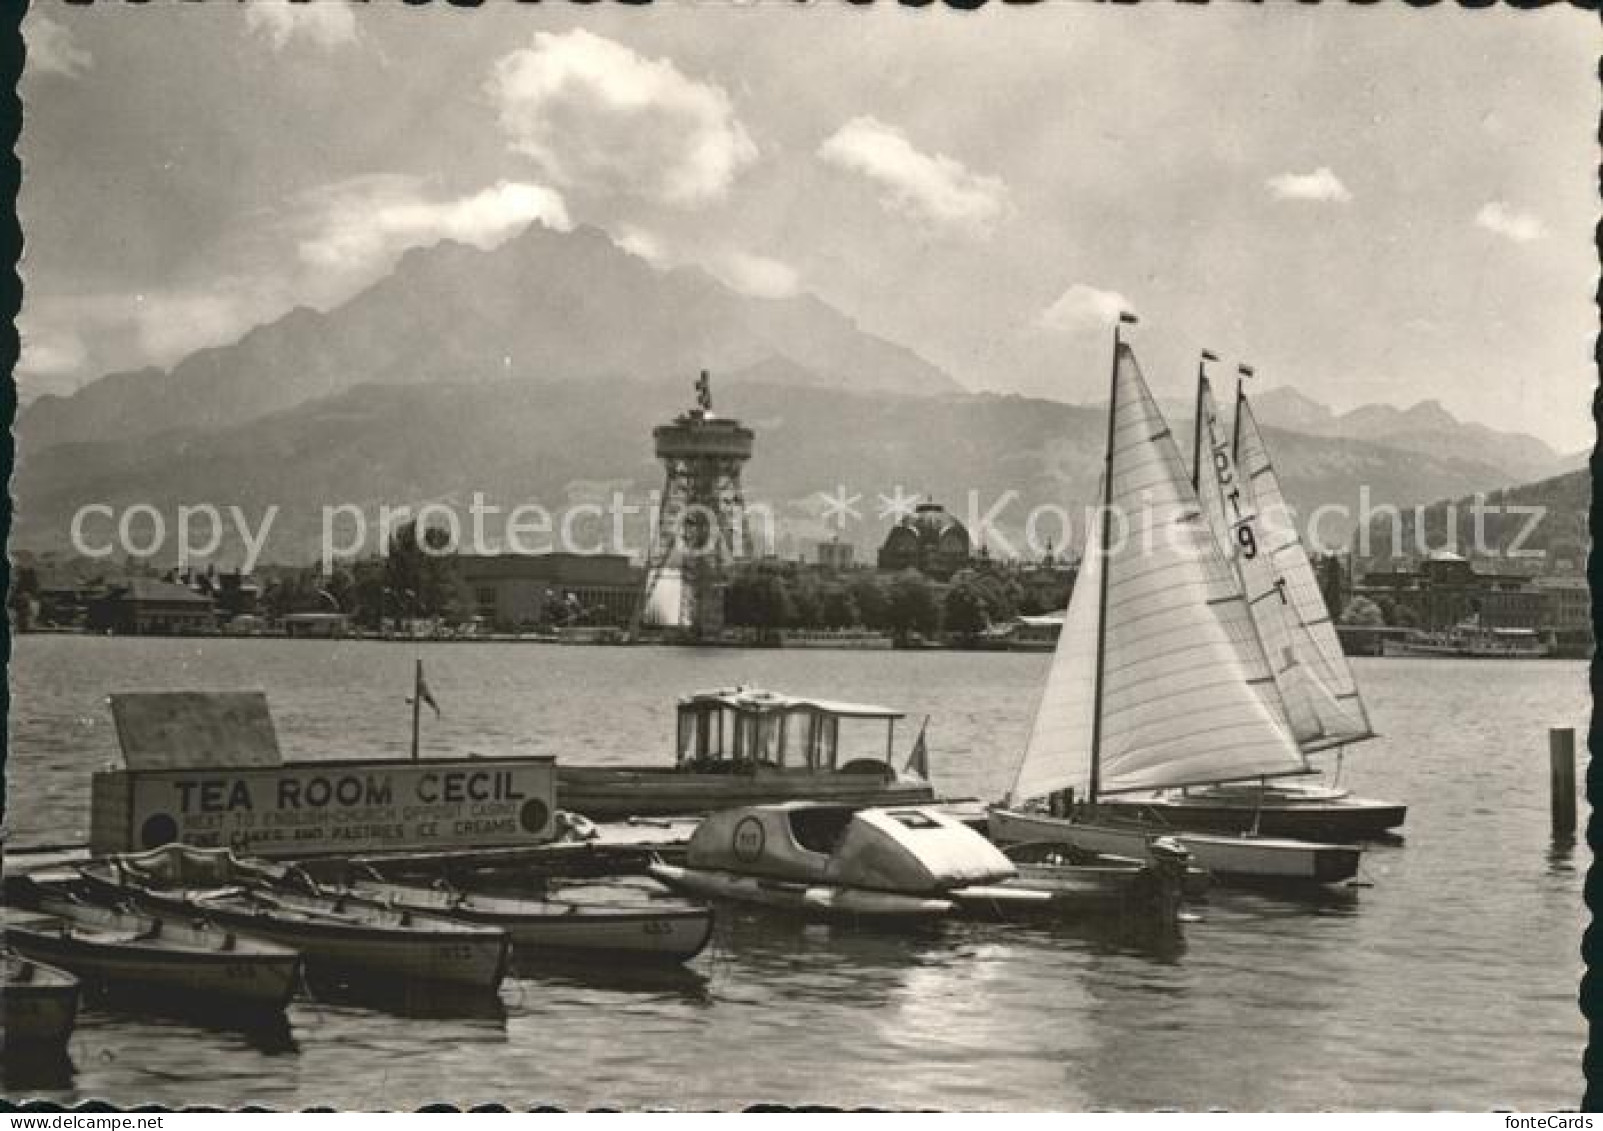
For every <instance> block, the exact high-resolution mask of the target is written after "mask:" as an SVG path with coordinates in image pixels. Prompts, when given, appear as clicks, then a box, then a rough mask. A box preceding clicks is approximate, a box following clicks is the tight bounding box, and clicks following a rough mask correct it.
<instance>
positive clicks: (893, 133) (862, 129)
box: [818, 117, 1012, 235]
mask: <svg viewBox="0 0 1603 1131" xmlns="http://www.w3.org/2000/svg"><path fill="white" fill-rule="evenodd" d="M818 156H819V157H820V158H822V159H823V160H824V161H826V162H828V163H829V164H831V165H835V166H838V167H839V168H842V169H848V170H850V171H852V172H854V173H861V174H862V175H863V176H865V177H867V178H868V179H869V180H871V181H874V182H875V183H876V184H878V185H879V186H880V187H881V188H883V189H884V190H885V195H884V196H882V197H881V198H880V203H881V204H883V205H884V206H885V207H886V208H887V209H889V210H891V211H893V212H902V213H906V214H909V215H912V216H914V217H917V218H921V219H924V220H929V221H932V222H934V223H937V224H943V225H947V226H950V227H955V228H961V229H965V230H967V231H969V232H971V233H973V234H976V235H984V234H987V233H988V232H989V231H990V230H991V228H992V227H993V226H994V225H995V224H996V223H997V222H998V221H1000V220H1001V219H1002V218H1003V217H1004V216H1006V215H1007V214H1008V212H1009V211H1010V210H1011V207H1012V205H1011V203H1010V200H1009V197H1008V191H1007V185H1005V184H1004V183H1003V182H1002V180H1001V179H1000V178H998V177H992V176H986V175H983V174H980V173H973V172H970V171H969V170H968V169H967V168H966V167H965V166H964V165H963V163H962V162H960V161H957V160H955V159H954V158H951V157H948V156H946V155H945V154H944V153H936V154H933V155H932V154H928V153H923V152H920V151H919V150H918V149H916V148H914V146H913V143H912V142H910V141H909V140H908V139H907V135H906V134H904V133H902V132H901V131H900V130H898V129H896V128H895V127H894V126H888V125H886V124H885V123H884V122H881V121H879V120H878V119H876V118H872V117H861V118H853V119H852V120H851V121H849V122H847V123H846V124H845V125H844V126H842V127H841V128H840V129H838V130H836V131H835V133H834V134H833V135H831V136H830V137H829V138H826V139H825V141H824V143H823V144H822V145H820V146H819V147H818Z"/></svg>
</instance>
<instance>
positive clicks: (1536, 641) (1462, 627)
mask: <svg viewBox="0 0 1603 1131" xmlns="http://www.w3.org/2000/svg"><path fill="white" fill-rule="evenodd" d="M1380 647H1381V654H1382V655H1384V656H1394V657H1395V656H1404V657H1426V658H1433V659H1461V660H1544V659H1546V658H1547V657H1549V656H1551V655H1553V653H1554V652H1555V651H1556V649H1555V647H1554V645H1553V642H1552V641H1551V640H1550V639H1546V638H1544V637H1543V636H1542V634H1541V633H1539V632H1537V631H1536V630H1535V629H1530V628H1492V627H1488V626H1486V625H1483V624H1481V623H1480V619H1479V618H1478V617H1474V616H1472V617H1470V618H1469V619H1467V620H1465V621H1462V622H1460V623H1459V624H1456V625H1454V626H1453V627H1452V628H1451V629H1449V630H1447V631H1446V632H1420V631H1416V632H1414V633H1412V634H1410V635H1408V636H1404V637H1402V638H1401V639H1397V640H1382V641H1381V644H1380Z"/></svg>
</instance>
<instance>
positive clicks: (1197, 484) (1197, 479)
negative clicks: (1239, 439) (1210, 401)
mask: <svg viewBox="0 0 1603 1131" xmlns="http://www.w3.org/2000/svg"><path fill="white" fill-rule="evenodd" d="M1218 360H1219V358H1218V355H1216V354H1215V353H1214V352H1213V351H1212V350H1203V351H1202V356H1201V357H1200V358H1198V359H1197V405H1196V409H1195V411H1194V413H1193V419H1194V420H1195V423H1194V424H1193V425H1192V426H1191V489H1192V490H1193V491H1196V490H1200V488H1201V485H1202V390H1203V389H1204V388H1206V387H1207V384H1208V362H1210V361H1218Z"/></svg>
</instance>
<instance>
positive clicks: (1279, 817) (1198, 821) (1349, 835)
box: [1107, 782, 1408, 842]
mask: <svg viewBox="0 0 1603 1131" xmlns="http://www.w3.org/2000/svg"><path fill="white" fill-rule="evenodd" d="M1107 806H1108V808H1110V809H1113V810H1115V811H1119V810H1128V811H1131V812H1132V813H1133V814H1134V815H1136V816H1138V817H1140V816H1146V817H1148V818H1150V819H1152V820H1154V821H1158V822H1163V823H1167V824H1169V825H1171V826H1173V827H1175V828H1179V829H1189V830H1193V831H1197V832H1216V833H1244V832H1252V831H1254V830H1256V831H1257V832H1260V833H1262V834H1263V835H1264V836H1280V837H1308V838H1315V839H1319V840H1326V841H1339V842H1346V841H1363V840H1378V839H1381V838H1384V837H1389V836H1393V835H1394V832H1393V830H1395V829H1397V828H1398V827H1399V826H1401V825H1402V823H1403V821H1404V819H1405V818H1406V817H1407V815H1408V806H1406V805H1404V804H1401V803H1400V802H1395V801H1382V800H1379V799H1376V798H1372V797H1355V796H1353V795H1352V794H1351V793H1349V792H1348V791H1347V790H1344V789H1340V788H1337V787H1334V786H1319V785H1309V786H1303V785H1301V784H1298V783H1291V782H1231V783H1228V784H1224V785H1214V786H1201V787H1198V788H1195V789H1185V790H1162V791H1159V792H1155V793H1150V794H1126V795H1124V796H1122V797H1118V798H1112V799H1110V800H1109V801H1108V802H1107Z"/></svg>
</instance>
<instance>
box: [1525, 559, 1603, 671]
mask: <svg viewBox="0 0 1603 1131" xmlns="http://www.w3.org/2000/svg"><path fill="white" fill-rule="evenodd" d="M1534 584H1535V586H1536V589H1537V591H1538V592H1539V593H1541V595H1542V598H1543V602H1544V610H1545V611H1544V614H1543V624H1542V627H1543V628H1545V629H1546V630H1548V631H1549V632H1551V633H1552V634H1553V642H1554V644H1555V645H1557V647H1558V653H1559V655H1561V656H1581V657H1584V656H1588V655H1590V654H1591V652H1592V646H1593V634H1592V590H1591V587H1590V586H1589V585H1588V584H1587V580H1586V578H1584V577H1538V578H1537V579H1536V581H1535V583H1534Z"/></svg>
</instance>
